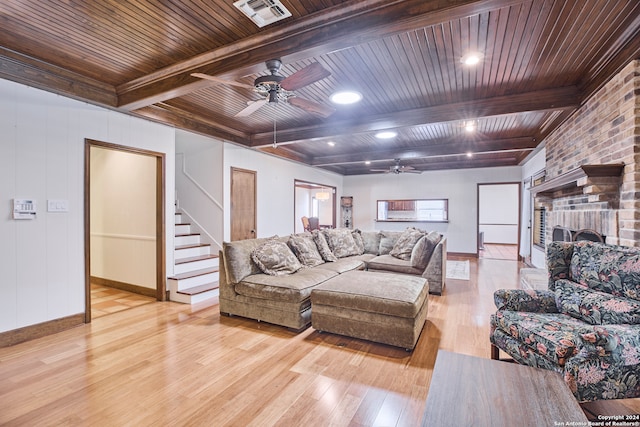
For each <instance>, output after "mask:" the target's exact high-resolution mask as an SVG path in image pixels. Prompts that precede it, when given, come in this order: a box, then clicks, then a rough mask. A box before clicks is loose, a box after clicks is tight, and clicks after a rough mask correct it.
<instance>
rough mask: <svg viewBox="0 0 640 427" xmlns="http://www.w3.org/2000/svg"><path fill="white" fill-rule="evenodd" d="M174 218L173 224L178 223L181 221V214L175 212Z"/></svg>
mask: <svg viewBox="0 0 640 427" xmlns="http://www.w3.org/2000/svg"><path fill="white" fill-rule="evenodd" d="M175 216H176V220H175V222H174V224H180V223H182V214H176V215H175Z"/></svg>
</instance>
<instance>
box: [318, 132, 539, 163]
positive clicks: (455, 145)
mask: <svg viewBox="0 0 640 427" xmlns="http://www.w3.org/2000/svg"><path fill="white" fill-rule="evenodd" d="M537 145H538V143H537V142H535V141H534V140H533V138H531V137H527V136H523V137H519V138H508V139H491V140H489V139H487V140H476V141H473V142H468V141H465V142H456V141H447V142H438V143H433V142H431V141H430V142H429V144H428V145H427V144H425V145H424V146H422V147H416V148H412V149H410V150H407V149H405V150H376V151H367V152H361V153H350V154H345V155H334V156H323V157H316V158H314V159H313V160H312V161H311V165H312V166H321V167H324V166H329V165H339V164H352V163H362V162H363V161H365V160H368V161H372V162H374V161H381V160H393V159H404V160H407V159H423V158H429V157H434V156H447V155H458V154H466V153H467V152H472V153H474V154H479V153H488V152H497V151H502V150H533V149H534V148H536V146H537Z"/></svg>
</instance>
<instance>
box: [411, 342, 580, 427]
mask: <svg viewBox="0 0 640 427" xmlns="http://www.w3.org/2000/svg"><path fill="white" fill-rule="evenodd" d="M570 421H573V422H576V423H577V422H584V425H587V417H586V416H585V414H584V412H583V411H582V409H581V408H580V405H579V404H578V401H577V400H576V399H575V397H574V396H573V394H571V391H570V390H569V388H568V387H567V385H566V384H565V382H564V381H563V379H562V377H561V376H560V374H558V373H557V372H553V371H548V370H544V369H536V368H531V367H528V366H523V365H518V364H516V363H509V362H501V361H497V360H491V359H482V358H479V357H472V356H466V355H463V354H457V353H451V352H448V351H444V350H440V351H438V357H437V359H436V364H435V367H434V370H433V376H432V378H431V385H430V386H429V395H428V396H427V406H426V409H425V412H424V417H423V420H422V425H423V426H429V427H436V426H437V427H447V426H476V427H479V426H487V427H499V426H505V427H507V426H520V427H526V426H531V427H539V426H554V425H561V424H562V423H567V422H570ZM556 423H557V424H556ZM565 425H566V424H565ZM576 425H577V424H576Z"/></svg>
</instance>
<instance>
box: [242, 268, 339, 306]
mask: <svg viewBox="0 0 640 427" xmlns="http://www.w3.org/2000/svg"><path fill="white" fill-rule="evenodd" d="M337 275H338V273H336V272H335V271H331V270H329V269H324V268H320V267H315V268H305V269H302V270H300V271H298V272H297V273H296V274H290V275H288V276H278V277H276V276H269V275H267V274H260V273H259V274H252V275H251V276H247V277H245V278H244V279H243V280H242V281H241V282H240V283H238V284H236V286H235V291H236V292H237V293H238V294H240V295H244V296H247V297H252V298H260V299H265V300H276V301H286V302H300V301H304V300H305V299H306V298H309V296H310V295H311V290H312V289H313V288H315V287H316V286H317V285H318V284H320V283H323V282H324V281H326V280H329V279H331V278H332V277H335V276H337Z"/></svg>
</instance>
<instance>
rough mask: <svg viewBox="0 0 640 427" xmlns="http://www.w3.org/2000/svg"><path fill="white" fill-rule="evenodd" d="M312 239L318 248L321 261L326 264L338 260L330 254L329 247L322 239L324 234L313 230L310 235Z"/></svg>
mask: <svg viewBox="0 0 640 427" xmlns="http://www.w3.org/2000/svg"><path fill="white" fill-rule="evenodd" d="M311 236H312V237H313V241H314V243H315V244H316V247H317V248H318V252H320V255H321V256H322V259H323V260H325V261H327V262H336V261H338V258H337V257H336V256H335V255H334V254H333V252H331V249H330V248H329V245H328V244H327V240H326V239H325V238H324V234H323V233H322V232H321V231H320V230H313V232H312V233H311Z"/></svg>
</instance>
